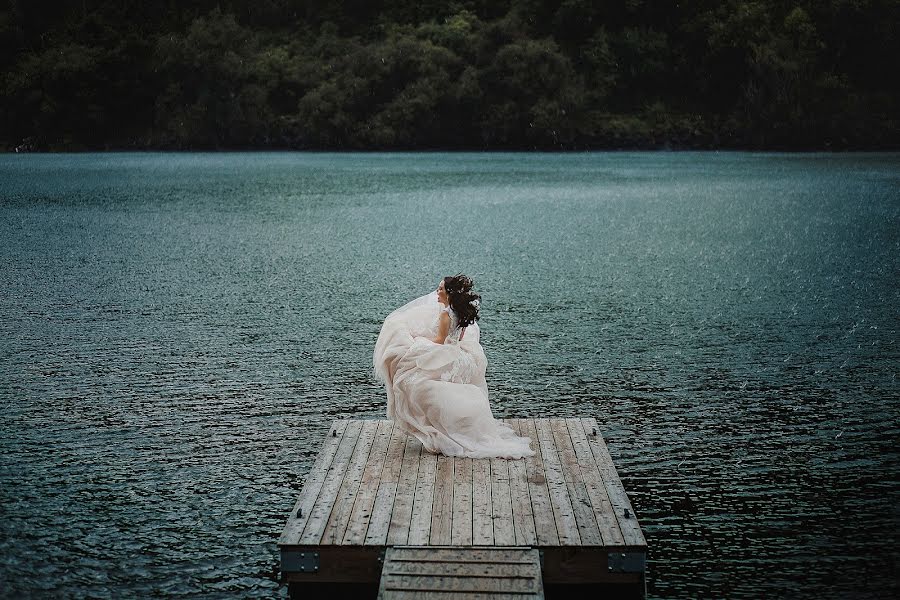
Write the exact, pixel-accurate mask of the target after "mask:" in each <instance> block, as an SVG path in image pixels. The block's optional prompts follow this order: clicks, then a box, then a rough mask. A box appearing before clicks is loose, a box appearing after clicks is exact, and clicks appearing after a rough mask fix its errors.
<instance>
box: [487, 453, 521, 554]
mask: <svg viewBox="0 0 900 600" xmlns="http://www.w3.org/2000/svg"><path fill="white" fill-rule="evenodd" d="M509 462H512V461H507V460H504V459H502V458H492V459H491V460H490V467H491V469H490V470H491V490H492V491H493V497H492V498H491V511H492V512H493V515H494V518H493V521H494V543H495V544H496V545H498V546H514V545H515V543H516V532H515V529H514V528H513V520H512V498H511V497H510V491H509V466H508V463H509Z"/></svg>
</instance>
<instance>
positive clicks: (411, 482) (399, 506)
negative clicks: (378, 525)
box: [387, 436, 423, 546]
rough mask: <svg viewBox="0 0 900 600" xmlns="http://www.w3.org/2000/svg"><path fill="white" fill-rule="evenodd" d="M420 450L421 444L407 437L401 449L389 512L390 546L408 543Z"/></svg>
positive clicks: (388, 539) (388, 537) (388, 540)
mask: <svg viewBox="0 0 900 600" xmlns="http://www.w3.org/2000/svg"><path fill="white" fill-rule="evenodd" d="M422 449H423V447H422V442H420V441H419V440H418V439H416V438H414V437H412V436H407V440H406V446H405V447H404V449H403V463H402V466H401V467H400V481H399V483H398V484H397V495H396V498H395V500H394V508H393V510H392V512H391V524H390V528H389V530H388V536H387V543H388V544H389V545H391V546H394V545H398V544H406V543H407V542H408V541H409V529H410V524H411V522H412V511H413V504H414V503H415V496H416V479H417V478H418V475H419V456H420V454H421V453H422Z"/></svg>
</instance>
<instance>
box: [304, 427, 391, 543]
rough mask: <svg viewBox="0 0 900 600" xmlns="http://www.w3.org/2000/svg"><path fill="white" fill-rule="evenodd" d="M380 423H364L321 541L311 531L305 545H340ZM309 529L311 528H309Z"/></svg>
mask: <svg viewBox="0 0 900 600" xmlns="http://www.w3.org/2000/svg"><path fill="white" fill-rule="evenodd" d="M379 423H380V422H379V421H363V426H362V429H361V430H360V432H359V441H358V442H357V443H356V448H354V450H353V456H352V457H351V458H350V463H349V464H348V465H347V469H346V471H345V472H344V478H343V481H342V482H341V487H340V490H339V492H338V494H337V497H336V499H335V501H334V504H333V506H332V508H331V512H330V513H329V515H328V520H327V521H325V524H324V527H323V528H322V532H321V535H320V537H319V540H316V539H315V536H314V535H312V534H314V533H315V532H313V531H309V534H310V536H309V537H308V538H307V532H304V538H307V539H304V541H303V543H305V544H311V543H316V542H318V543H319V544H322V545H328V544H340V543H341V540H342V539H343V538H344V531H345V530H346V529H347V524H348V523H349V522H350V511H351V510H352V509H353V502H354V500H355V499H356V493H357V491H359V482H360V481H361V480H362V474H363V471H364V470H365V468H366V461H368V459H369V451H370V450H371V449H372V442H373V441H374V440H375V433H376V432H377V431H378V427H379ZM307 529H309V528H307Z"/></svg>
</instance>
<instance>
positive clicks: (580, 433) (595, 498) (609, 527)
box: [566, 419, 625, 546]
mask: <svg viewBox="0 0 900 600" xmlns="http://www.w3.org/2000/svg"><path fill="white" fill-rule="evenodd" d="M566 424H567V425H568V429H569V435H570V437H571V438H572V447H573V448H574V450H575V455H576V457H577V459H578V464H579V466H580V467H581V474H582V476H583V477H584V486H585V489H586V490H587V494H588V497H589V498H590V500H591V507H592V508H593V511H594V516H595V518H596V519H597V525H598V526H599V528H600V536H601V538H602V539H603V543H604V544H605V545H607V546H621V545H624V544H625V538H624V537H622V530H621V529H620V528H619V521H618V519H616V515H615V513H614V509H613V507H612V504H611V503H610V501H609V496H608V494H607V493H606V486H605V485H604V484H603V478H602V477H600V470H599V469H598V468H597V462H596V461H595V460H594V455H593V453H592V452H591V447H590V444H589V443H588V439H587V435H586V433H585V431H584V427H583V425H582V423H581V420H580V419H566ZM592 432H593V430H592Z"/></svg>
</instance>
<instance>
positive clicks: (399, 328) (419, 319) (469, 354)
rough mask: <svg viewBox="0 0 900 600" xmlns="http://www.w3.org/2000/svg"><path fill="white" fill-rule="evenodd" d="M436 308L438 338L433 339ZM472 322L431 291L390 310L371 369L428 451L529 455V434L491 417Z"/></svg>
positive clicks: (391, 413) (396, 413)
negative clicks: (441, 338)
mask: <svg viewBox="0 0 900 600" xmlns="http://www.w3.org/2000/svg"><path fill="white" fill-rule="evenodd" d="M442 311H446V312H447V313H449V315H450V332H449V333H448V335H447V339H446V341H445V342H444V343H443V344H437V343H435V342H434V341H433V339H434V337H435V336H436V335H437V329H438V318H439V317H440V315H441V312H442ZM479 338H480V330H479V328H478V324H477V323H473V324H471V325H469V326H468V327H465V328H460V327H459V323H458V320H457V318H456V314H455V313H454V312H453V311H452V310H451V309H450V308H449V307H448V308H444V306H443V305H442V304H440V303H439V302H438V300H437V293H436V292H432V293H431V294H428V295H426V296H422V297H421V298H417V299H416V300H413V301H412V302H410V303H409V304H406V305H405V306H403V307H401V308H399V309H397V310H395V311H394V312H392V313H391V314H390V315H388V317H387V319H385V321H384V325H383V326H382V327H381V333H380V334H379V335H378V341H377V342H376V343H375V356H374V362H375V373H376V374H377V376H378V378H379V379H381V381H383V382H384V384H385V387H386V388H387V416H388V418H390V419H393V420H394V422H395V423H396V424H397V425H399V426H400V427H401V428H402V429H403V430H404V431H406V432H407V433H409V434H410V435H413V436H415V437H416V438H418V439H419V440H420V441H421V442H422V445H423V446H425V448H426V449H427V450H428V451H430V452H435V453H440V454H445V455H447V456H465V457H469V458H522V457H525V456H532V455H534V451H532V450H531V448H530V445H531V440H530V439H529V438H527V437H519V436H517V435H516V434H515V432H514V431H513V430H512V429H511V428H510V427H509V426H507V425H504V424H503V423H501V422H499V421H497V420H496V419H494V416H493V414H491V407H490V404H489V403H488V391H487V383H486V382H485V379H484V373H485V369H486V367H487V359H486V358H485V356H484V350H483V349H482V348H481V344H480V343H479Z"/></svg>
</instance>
